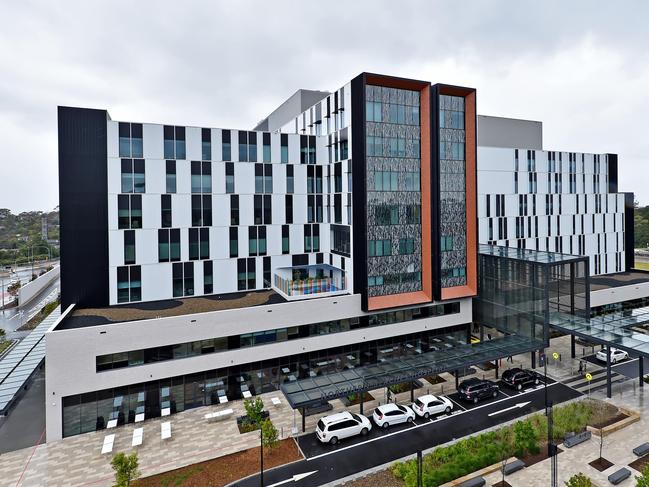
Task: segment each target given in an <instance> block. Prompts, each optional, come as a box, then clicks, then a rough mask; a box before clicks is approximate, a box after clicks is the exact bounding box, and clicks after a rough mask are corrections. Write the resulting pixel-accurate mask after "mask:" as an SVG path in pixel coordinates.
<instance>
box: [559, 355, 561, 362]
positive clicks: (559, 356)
mask: <svg viewBox="0 0 649 487" xmlns="http://www.w3.org/2000/svg"><path fill="white" fill-rule="evenodd" d="M559 362H561V354H559Z"/></svg>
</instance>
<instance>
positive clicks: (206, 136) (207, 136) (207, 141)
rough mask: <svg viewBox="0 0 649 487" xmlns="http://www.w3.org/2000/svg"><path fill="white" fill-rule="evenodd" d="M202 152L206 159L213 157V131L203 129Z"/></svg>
mask: <svg viewBox="0 0 649 487" xmlns="http://www.w3.org/2000/svg"><path fill="white" fill-rule="evenodd" d="M201 152H202V156H203V157H202V158H203V160H204V161H209V160H211V159H212V131H211V130H210V129H201Z"/></svg>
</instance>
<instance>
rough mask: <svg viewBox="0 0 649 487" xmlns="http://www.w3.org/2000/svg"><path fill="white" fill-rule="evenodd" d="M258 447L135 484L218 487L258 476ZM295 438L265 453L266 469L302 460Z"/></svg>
mask: <svg viewBox="0 0 649 487" xmlns="http://www.w3.org/2000/svg"><path fill="white" fill-rule="evenodd" d="M259 456H260V455H259V447H256V448H250V449H249V450H244V451H241V452H237V453H233V454H231V455H225V456H222V457H219V458H215V459H213V460H207V461H205V462H201V463H196V464H194V465H189V466H187V467H182V468H179V469H176V470H172V471H170V472H165V473H161V474H158V475H152V476H150V477H146V478H143V479H140V480H137V481H135V482H133V483H132V485H133V487H181V486H182V487H208V486H209V487H218V486H224V485H227V484H229V483H231V482H234V481H235V480H239V479H241V478H243V477H247V476H248V475H253V474H256V473H259ZM301 459H302V455H300V452H299V450H298V448H297V445H296V444H295V441H294V440H293V439H292V438H288V439H286V440H282V441H280V442H279V444H278V445H277V447H276V448H273V449H272V450H268V449H265V450H264V470H266V469H269V468H272V467H277V466H279V465H284V464H286V463H290V462H293V461H296V460H301Z"/></svg>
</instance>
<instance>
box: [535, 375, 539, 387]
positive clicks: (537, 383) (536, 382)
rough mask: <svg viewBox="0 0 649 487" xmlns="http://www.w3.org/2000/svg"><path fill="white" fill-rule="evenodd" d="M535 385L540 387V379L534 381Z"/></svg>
mask: <svg viewBox="0 0 649 487" xmlns="http://www.w3.org/2000/svg"><path fill="white" fill-rule="evenodd" d="M534 385H535V386H538V385H539V378H538V377H537V378H536V379H534Z"/></svg>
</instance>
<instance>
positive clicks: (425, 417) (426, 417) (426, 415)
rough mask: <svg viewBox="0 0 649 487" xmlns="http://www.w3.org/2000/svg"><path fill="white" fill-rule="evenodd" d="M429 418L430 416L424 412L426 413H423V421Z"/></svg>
mask: <svg viewBox="0 0 649 487" xmlns="http://www.w3.org/2000/svg"><path fill="white" fill-rule="evenodd" d="M429 416H430V414H428V411H426V412H425V413H424V419H428V417H429Z"/></svg>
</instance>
